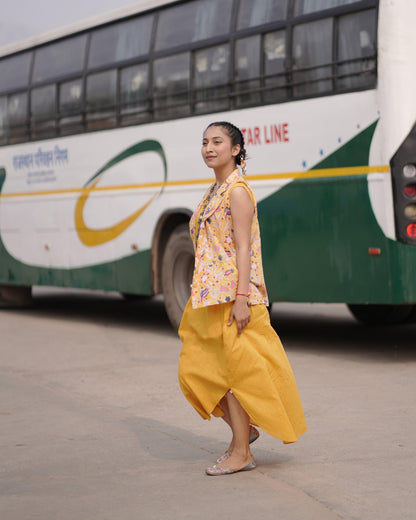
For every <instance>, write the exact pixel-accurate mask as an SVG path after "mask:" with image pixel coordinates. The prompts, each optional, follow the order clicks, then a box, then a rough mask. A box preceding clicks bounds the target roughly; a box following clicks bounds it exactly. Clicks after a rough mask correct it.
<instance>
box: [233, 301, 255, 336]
mask: <svg viewBox="0 0 416 520" xmlns="http://www.w3.org/2000/svg"><path fill="white" fill-rule="evenodd" d="M250 319H251V314H250V309H249V307H248V305H247V297H246V296H240V295H237V296H236V299H235V302H234V305H233V306H232V308H231V312H230V319H229V320H228V323H227V325H228V326H229V327H230V326H231V325H232V323H233V321H234V320H235V322H236V323H237V332H238V335H240V334H241V333H242V332H243V329H244V327H246V326H247V325H248V324H249V322H250Z"/></svg>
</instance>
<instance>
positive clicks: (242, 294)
mask: <svg viewBox="0 0 416 520" xmlns="http://www.w3.org/2000/svg"><path fill="white" fill-rule="evenodd" d="M235 295H236V296H245V297H246V298H248V294H244V293H241V292H238V293H235Z"/></svg>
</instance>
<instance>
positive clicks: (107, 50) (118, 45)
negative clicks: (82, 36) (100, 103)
mask: <svg viewBox="0 0 416 520" xmlns="http://www.w3.org/2000/svg"><path fill="white" fill-rule="evenodd" d="M152 25H153V16H143V17H141V18H135V19H133V20H128V21H126V22H121V23H117V24H114V25H110V26H109V27H104V28H103V29H98V30H96V31H94V32H93V33H92V36H91V46H90V51H89V57H88V67H89V68H90V69H91V68H94V67H101V66H102V65H107V64H110V63H117V62H120V61H124V60H129V59H132V58H137V57H138V56H143V55H144V54H147V53H148V52H149V48H150V37H151V34H152Z"/></svg>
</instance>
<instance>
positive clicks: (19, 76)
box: [0, 52, 32, 92]
mask: <svg viewBox="0 0 416 520" xmlns="http://www.w3.org/2000/svg"><path fill="white" fill-rule="evenodd" d="M31 58H32V53H31V52H25V53H24V54H18V55H16V56H12V57H10V58H5V59H3V60H0V92H7V91H10V90H14V89H21V88H26V87H27V86H28V83H29V73H30V63H31V61H32V60H31Z"/></svg>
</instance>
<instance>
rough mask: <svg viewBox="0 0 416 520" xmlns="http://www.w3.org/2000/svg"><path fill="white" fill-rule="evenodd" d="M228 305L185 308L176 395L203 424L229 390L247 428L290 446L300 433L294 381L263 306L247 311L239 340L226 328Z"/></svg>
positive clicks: (302, 426) (231, 328)
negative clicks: (244, 414) (179, 391)
mask: <svg viewBox="0 0 416 520" xmlns="http://www.w3.org/2000/svg"><path fill="white" fill-rule="evenodd" d="M232 305H233V302H230V303H223V304H219V305H211V306H208V307H202V308H199V309H193V308H192V305H191V302H190V301H188V304H187V306H186V308H185V311H184V314H183V317H182V322H181V325H180V327H179V336H180V338H181V340H182V342H183V346H182V351H181V354H180V357H179V372H178V376H179V384H180V386H181V389H182V391H183V393H184V395H185V397H186V398H187V399H188V401H189V402H190V403H191V404H192V406H193V407H194V408H195V409H196V411H197V412H198V413H199V414H200V415H201V417H202V418H204V419H210V418H211V417H210V416H211V415H214V416H216V417H221V416H222V415H223V412H222V410H221V405H220V400H221V399H222V398H223V397H224V395H225V393H226V392H227V391H228V390H230V389H231V390H232V391H233V393H234V395H235V397H236V398H237V399H238V401H239V402H240V404H241V406H242V407H243V408H244V410H245V411H246V412H247V414H248V415H249V417H250V423H251V424H254V425H256V426H259V427H260V428H261V429H262V430H264V431H265V432H267V433H269V434H270V435H273V436H274V437H277V438H278V439H281V440H282V441H283V442H284V443H291V442H295V441H296V440H297V439H298V437H299V436H300V435H302V433H304V432H305V431H306V422H305V417H304V414H303V409H302V404H301V401H300V397H299V393H298V389H297V386H296V381H295V377H294V375H293V371H292V368H291V366H290V363H289V360H288V359H287V357H286V354H285V351H284V349H283V346H282V344H281V342H280V339H279V336H278V335H277V334H276V333H275V331H274V329H273V328H272V326H271V325H270V318H269V313H268V311H267V308H266V307H265V306H264V305H253V306H251V307H250V313H251V321H250V323H249V324H248V325H247V326H246V327H245V329H244V330H243V332H242V333H241V335H240V336H238V334H237V325H236V323H235V322H233V324H232V325H231V326H228V325H227V323H228V320H229V316H230V311H231V307H232Z"/></svg>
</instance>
